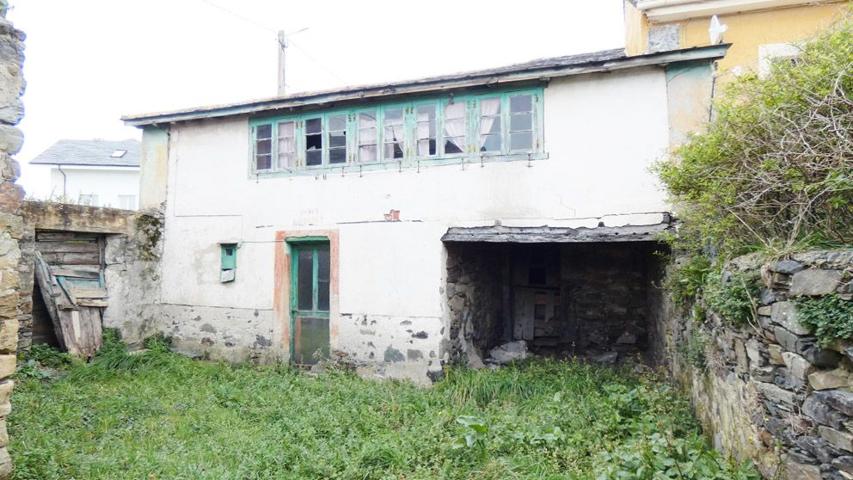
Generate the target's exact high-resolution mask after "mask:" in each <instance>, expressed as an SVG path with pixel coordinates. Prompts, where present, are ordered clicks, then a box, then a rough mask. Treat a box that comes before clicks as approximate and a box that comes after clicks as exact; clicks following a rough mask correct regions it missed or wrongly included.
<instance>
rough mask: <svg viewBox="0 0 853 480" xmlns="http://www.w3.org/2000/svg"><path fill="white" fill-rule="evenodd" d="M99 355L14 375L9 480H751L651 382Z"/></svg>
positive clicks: (585, 374) (533, 369)
mask: <svg viewBox="0 0 853 480" xmlns="http://www.w3.org/2000/svg"><path fill="white" fill-rule="evenodd" d="M107 340H108V341H107V343H106V346H105V348H104V349H103V350H102V352H101V354H99V356H98V357H96V359H95V360H94V361H93V362H92V363H90V364H82V363H74V362H70V361H69V360H68V359H67V358H66V357H64V356H62V355H61V354H57V353H55V352H51V351H49V350H46V349H44V348H36V349H35V350H34V354H32V357H33V359H31V360H30V361H28V362H27V363H26V364H25V365H24V367H23V368H22V369H21V370H20V372H19V374H18V382H19V385H18V387H16V389H15V393H14V398H13V405H14V410H13V413H12V415H11V416H10V419H9V428H10V436H11V446H10V448H9V449H10V451H11V453H12V456H13V459H14V462H15V468H16V471H15V477H14V478H17V479H40V480H45V479H60V478H61V479H70V478H74V479H260V478H345V479H368V478H396V479H403V478H405V479H434V478H477V479H490V478H493V479H507V478H536V479H547V478H569V479H573V478H577V479H586V478H626V479H633V478H637V479H652V478H675V479H730V478H731V479H747V478H757V476H756V475H755V474H754V473H753V471H752V470H751V469H750V468H747V467H745V466H737V465H733V464H731V463H729V462H727V461H725V460H723V459H721V458H720V457H719V456H718V455H717V454H716V453H714V452H713V451H712V450H710V449H709V448H708V446H707V443H706V442H705V440H704V438H703V437H702V436H701V435H700V433H699V430H698V427H697V425H696V423H695V421H694V420H693V418H692V417H691V414H690V410H689V406H688V405H687V403H686V402H685V401H684V400H683V399H682V398H681V397H680V396H679V395H677V394H676V392H674V391H673V390H672V389H671V388H670V387H669V386H667V384H666V383H665V382H662V381H660V379H659V378H656V377H653V376H638V375H634V374H631V373H627V372H615V371H613V370H610V369H606V368H597V367H593V366H589V365H583V364H578V363H565V362H556V361H535V362H530V363H526V364H522V365H515V366H510V367H506V368H503V369H501V370H497V371H466V370H451V371H450V372H449V373H448V375H447V378H446V379H445V380H443V381H442V382H440V383H438V384H437V385H435V386H434V387H433V388H429V389H424V388H418V387H415V386H413V385H410V384H408V383H401V382H376V381H369V380H363V379H360V378H358V377H356V376H354V375H352V374H349V373H344V372H331V373H327V374H323V375H320V376H318V377H312V376H310V375H307V374H305V373H302V372H299V371H295V370H293V369H290V368H287V367H257V366H230V365H225V364H218V363H210V362H202V361H195V360H191V359H189V358H184V357H181V356H178V355H175V354H172V353H169V352H168V349H167V348H166V345H164V344H163V343H161V342H156V341H155V342H152V343H151V344H150V345H149V350H148V351H147V352H146V353H143V354H136V355H129V354H128V353H127V352H126V351H125V350H124V348H123V347H122V346H121V344H119V343H117V342H116V341H115V340H114V339H109V338H108V339H107Z"/></svg>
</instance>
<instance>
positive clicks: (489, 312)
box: [445, 244, 511, 367]
mask: <svg viewBox="0 0 853 480" xmlns="http://www.w3.org/2000/svg"><path fill="white" fill-rule="evenodd" d="M508 259H509V252H508V246H506V245H488V244H486V245H481V244H475V245H465V244H458V245H457V244H447V286H446V287H445V288H446V292H445V293H446V295H447V302H448V311H449V313H450V335H449V338H450V345H447V346H446V348H445V351H446V352H447V353H449V357H448V359H449V361H450V362H452V363H462V364H470V365H471V366H472V367H479V366H482V361H481V359H482V358H484V357H485V356H486V355H488V350H489V349H491V348H493V347H495V346H497V345H498V344H500V343H502V342H504V341H509V340H511V338H510V336H511V333H510V332H509V331H508V329H507V326H505V325H504V321H505V318H506V313H507V312H504V309H505V307H504V306H503V305H502V298H503V295H504V294H503V292H502V283H504V282H506V283H508V282H509V279H508V278H505V277H506V276H507V275H508V274H507V273H506V272H505V265H507V262H508Z"/></svg>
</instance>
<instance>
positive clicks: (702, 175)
mask: <svg viewBox="0 0 853 480" xmlns="http://www.w3.org/2000/svg"><path fill="white" fill-rule="evenodd" d="M851 71H853V21H851V17H850V15H848V16H847V17H846V18H844V19H843V21H842V22H841V23H840V24H839V25H837V26H836V27H835V28H833V29H831V30H829V31H827V32H826V33H824V34H822V35H821V36H819V37H817V38H816V39H814V40H812V41H810V42H808V43H806V44H804V45H803V46H802V52H801V55H800V56H799V58H798V59H797V61H796V62H779V63H777V64H774V66H773V68H772V73H771V75H769V76H768V77H767V78H758V77H757V76H756V75H754V74H746V75H743V76H741V77H739V78H738V79H736V80H734V81H733V82H732V83H731V84H730V85H729V86H728V88H727V89H726V90H725V91H724V93H723V94H722V95H721V96H720V97H719V98H718V99H717V100H716V101H715V103H714V112H715V113H716V117H715V119H714V121H713V122H712V123H711V124H710V126H709V128H708V131H707V132H706V133H703V134H700V135H696V136H694V137H693V138H692V139H691V140H690V141H689V142H688V143H686V144H685V145H684V146H683V147H681V148H680V149H679V150H678V151H677V154H676V155H675V156H674V157H673V158H670V159H668V160H665V161H662V162H660V163H659V164H658V165H657V166H656V172H657V173H658V175H659V176H660V178H661V180H662V181H663V183H664V184H665V186H666V189H667V191H668V193H669V195H670V197H671V199H672V201H673V203H674V204H675V205H676V206H677V210H678V212H677V213H678V216H679V218H680V219H681V220H682V222H683V228H681V229H680V230H679V240H678V242H681V244H682V245H685V246H686V247H687V248H689V249H690V250H691V251H695V252H698V251H700V250H701V249H702V248H703V247H704V246H706V245H708V244H709V243H710V244H711V245H713V247H714V249H715V250H716V251H717V252H718V254H719V255H720V256H721V257H722V260H726V259H728V258H731V257H732V256H735V255H739V254H742V253H746V252H749V251H753V250H755V249H756V248H773V249H778V248H782V249H788V250H790V249H793V248H802V247H806V246H813V245H819V246H831V245H849V244H850V243H851V242H853V162H851V161H850V159H851V158H853V102H851V101H850V97H849V94H850V92H851V91H853V75H851V73H850V72H851Z"/></svg>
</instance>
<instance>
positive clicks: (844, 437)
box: [817, 425, 853, 452]
mask: <svg viewBox="0 0 853 480" xmlns="http://www.w3.org/2000/svg"><path fill="white" fill-rule="evenodd" d="M817 431H818V433H820V436H821V437H823V439H824V440H826V441H827V442H829V443H830V444H831V445H832V446H834V447H835V448H838V449H841V450H844V451H847V452H853V435H850V434H849V433H847V432H841V431H838V430H835V429H834V428H829V427H826V426H823V425H821V426H819V427H817Z"/></svg>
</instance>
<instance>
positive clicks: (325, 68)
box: [288, 40, 347, 84]
mask: <svg viewBox="0 0 853 480" xmlns="http://www.w3.org/2000/svg"><path fill="white" fill-rule="evenodd" d="M288 41H289V42H290V44H291V45H293V46H294V47H296V48H298V49H299V51H300V52H302V54H303V55H305V57H306V58H308V60H311V61H312V62H314V63H315V64H316V65H317V66H318V67H320V68H322V69H323V70H325V71H326V73H328V74H329V75H331V76H333V77H335V79H336V80H338V81H339V82H342V83H344V84H346V83H347V81H346V80H344V78H343V77H341V76H340V75H338V74H337V73H336V72H335V71H334V70H332V69H331V68H329V67H327V66H326V65H324V64H323V62H321V61H319V60H317V59H316V58H314V56H312V55H311V54H310V53H308V51H307V50H305V49H304V48H302V47H300V46H299V44H298V43H296V42H294V41H293V40H288Z"/></svg>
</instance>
